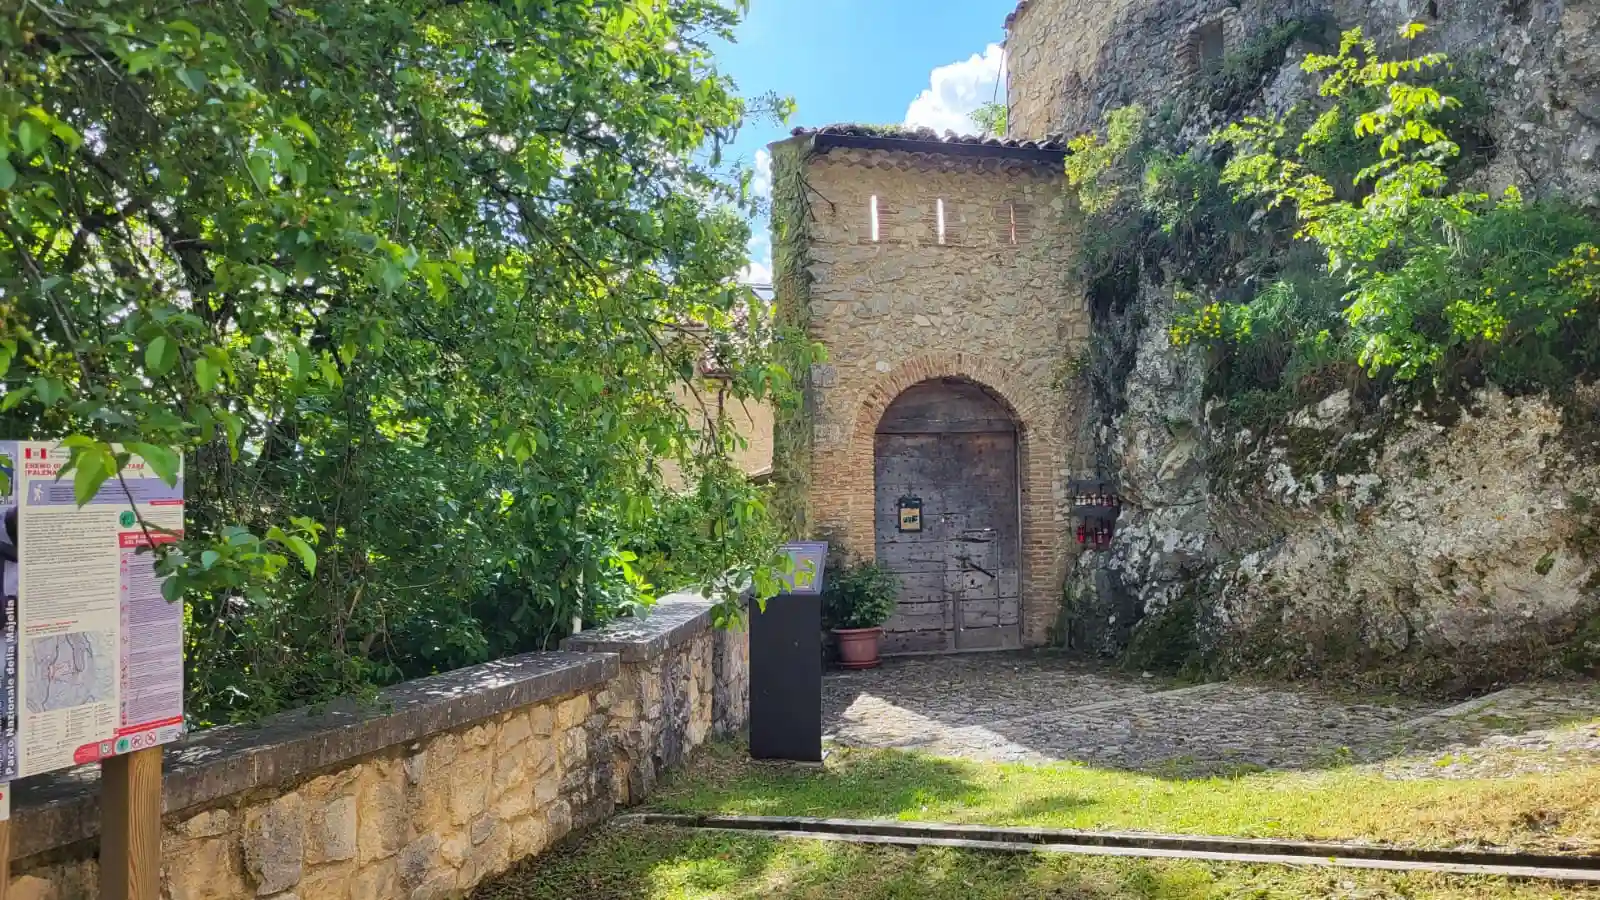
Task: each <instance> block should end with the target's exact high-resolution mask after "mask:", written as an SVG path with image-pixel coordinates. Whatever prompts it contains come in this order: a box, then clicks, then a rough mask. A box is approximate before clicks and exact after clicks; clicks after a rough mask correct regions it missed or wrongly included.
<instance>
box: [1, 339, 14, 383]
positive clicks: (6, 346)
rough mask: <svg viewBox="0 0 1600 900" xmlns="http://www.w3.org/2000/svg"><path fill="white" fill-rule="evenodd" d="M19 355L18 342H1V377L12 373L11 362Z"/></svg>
mask: <svg viewBox="0 0 1600 900" xmlns="http://www.w3.org/2000/svg"><path fill="white" fill-rule="evenodd" d="M16 355H17V342H16V341H0V377H4V376H5V374H6V373H7V372H9V371H11V360H12V359H14V358H15V357H16Z"/></svg>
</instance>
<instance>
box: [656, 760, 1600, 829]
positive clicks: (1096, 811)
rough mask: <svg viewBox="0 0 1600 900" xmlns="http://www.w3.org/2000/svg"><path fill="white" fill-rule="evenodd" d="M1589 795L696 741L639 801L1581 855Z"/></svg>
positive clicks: (1593, 775) (1593, 787) (668, 808)
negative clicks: (691, 753)
mask: <svg viewBox="0 0 1600 900" xmlns="http://www.w3.org/2000/svg"><path fill="white" fill-rule="evenodd" d="M1596 791H1600V767H1593V766H1589V767H1579V768H1577V769H1574V770H1572V771H1565V772H1544V773H1530V774H1523V775H1519V776H1516V777H1507V778H1485V779H1475V778H1463V779H1454V778H1401V779H1392V778H1388V777H1385V775H1384V774H1383V773H1381V772H1376V771H1370V772H1369V771H1361V770H1356V769H1351V768H1341V769H1333V770H1329V771H1326V772H1321V773H1305V772H1301V773H1281V772H1252V771H1250V770H1248V769H1240V770H1237V771H1235V772H1232V773H1230V774H1228V775H1213V776H1209V777H1204V778H1176V777H1171V776H1161V775H1144V774H1137V773H1129V772H1124V771H1119V770H1115V769H1100V768H1095V767H1092V766H1084V765H1081V764H1076V763H1052V764H1045V765H1028V764H1020V763H984V762H975V761H971V760H961V759H951V758H945V757H935V756H927V755H923V754H920V753H916V752H903V751H895V750H839V751H836V752H835V753H834V755H832V756H831V757H830V758H829V761H828V764H827V766H826V767H821V768H817V767H791V766H781V765H772V764H766V763H758V762H752V761H751V760H750V759H749V758H748V755H747V753H746V751H745V749H744V747H743V746H742V745H739V744H733V743H719V744H713V745H710V746H708V747H705V748H702V750H701V751H700V752H699V753H697V754H696V756H695V758H694V760H693V761H692V762H691V764H690V766H689V767H688V768H687V769H686V770H684V771H681V772H678V773H675V774H673V775H672V776H670V777H669V778H668V779H666V780H665V782H664V783H663V784H661V785H660V786H659V788H658V790H657V792H656V794H655V795H654V796H653V797H652V798H651V799H650V800H649V802H648V804H647V805H648V808H650V809H653V810H656V811H661V812H679V813H716V814H725V815H747V816H802V817H812V818H850V819H899V820H914V821H943V822H953V823H972V824H990V825H1028V826H1043V827H1054V828H1068V829H1090V830H1117V831H1162V832H1182V833H1188V834H1224V835H1243V836H1249V837H1283V838H1291V839H1326V840H1375V841H1385V842H1392V843H1406V844H1419V845H1426V846H1458V845H1462V844H1473V843H1487V844H1493V845H1498V846H1506V847H1519V848H1524V849H1530V850H1534V849H1536V850H1554V851H1556V852H1577V851H1579V850H1582V851H1583V852H1592V851H1591V850H1589V849H1588V848H1591V847H1595V848H1600V845H1597V844H1595V843H1594V842H1593V841H1592V840H1591V836H1592V835H1595V834H1600V831H1596V828H1600V807H1597V806H1596V805H1595V804H1594V802H1593V798H1594V797H1595V796H1597V794H1596ZM1530 823H1531V824H1530ZM1540 823H1545V824H1543V825H1541V824H1540ZM1549 823H1555V825H1554V826H1552V825H1550V824H1549Z"/></svg>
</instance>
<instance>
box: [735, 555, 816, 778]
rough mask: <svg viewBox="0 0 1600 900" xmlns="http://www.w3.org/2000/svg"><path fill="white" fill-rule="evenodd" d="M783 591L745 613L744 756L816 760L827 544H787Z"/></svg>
mask: <svg viewBox="0 0 1600 900" xmlns="http://www.w3.org/2000/svg"><path fill="white" fill-rule="evenodd" d="M783 549H784V550H785V551H786V552H787V553H788V554H789V559H790V560H791V561H793V563H794V569H793V574H792V575H790V576H787V577H786V578H785V583H786V586H787V587H786V590H785V591H784V592H783V593H781V594H778V595H777V596H776V597H773V598H772V599H770V600H768V601H767V608H766V609H765V610H764V611H763V610H761V609H760V608H758V607H753V608H752V609H751V611H750V756H751V758H753V759H782V760H792V761H795V762H822V579H823V566H824V564H825V563H826V561H827V558H828V545H827V544H826V543H821V542H806V543H797V544H789V545H787V546H785V547H784V548H783Z"/></svg>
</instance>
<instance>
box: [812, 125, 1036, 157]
mask: <svg viewBox="0 0 1600 900" xmlns="http://www.w3.org/2000/svg"><path fill="white" fill-rule="evenodd" d="M790 133H791V134H793V135H794V136H795V137H807V136H810V135H817V134H822V135H844V136H849V137H862V138H882V139H884V140H897V141H917V142H921V143H936V144H950V145H961V146H978V147H994V148H997V149H1007V150H1051V151H1063V150H1066V149H1067V145H1066V142H1065V141H1063V140H1062V139H1061V137H1060V135H1051V136H1049V137H1048V138H1046V139H1044V140H1042V141H1019V140H1017V139H1015V138H997V137H992V136H989V135H981V134H956V133H955V132H953V131H946V132H944V133H943V134H941V133H939V132H937V131H934V130H933V129H932V128H908V127H905V126H902V125H851V124H841V125H824V126H823V127H821V128H796V129H794V130H793V131H792V132H790Z"/></svg>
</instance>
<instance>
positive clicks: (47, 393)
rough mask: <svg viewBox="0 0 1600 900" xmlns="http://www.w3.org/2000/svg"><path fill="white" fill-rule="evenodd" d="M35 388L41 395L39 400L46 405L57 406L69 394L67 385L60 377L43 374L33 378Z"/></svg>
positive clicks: (35, 391)
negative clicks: (49, 376)
mask: <svg viewBox="0 0 1600 900" xmlns="http://www.w3.org/2000/svg"><path fill="white" fill-rule="evenodd" d="M33 390H34V393H36V394H37V395H38V396H39V402H40V403H43V404H44V405H45V406H55V405H56V404H57V403H59V402H61V398H62V397H65V396H66V395H67V386H66V385H65V384H62V383H61V380H60V379H58V378H48V377H46V376H43V375H41V376H39V377H38V378H35V379H34V380H33Z"/></svg>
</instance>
